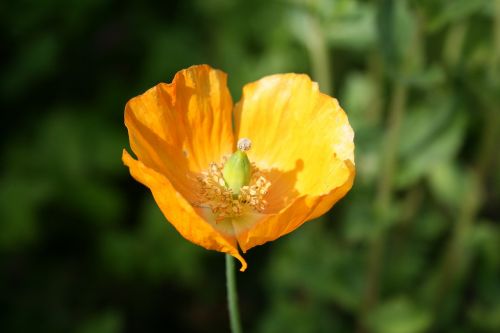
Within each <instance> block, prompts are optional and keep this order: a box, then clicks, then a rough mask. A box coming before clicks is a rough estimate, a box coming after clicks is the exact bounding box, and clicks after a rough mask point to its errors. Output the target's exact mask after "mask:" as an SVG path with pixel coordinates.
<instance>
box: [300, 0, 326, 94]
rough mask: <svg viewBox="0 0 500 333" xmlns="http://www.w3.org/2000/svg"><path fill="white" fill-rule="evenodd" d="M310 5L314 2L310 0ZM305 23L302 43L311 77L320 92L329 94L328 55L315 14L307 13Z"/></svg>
mask: <svg viewBox="0 0 500 333" xmlns="http://www.w3.org/2000/svg"><path fill="white" fill-rule="evenodd" d="M310 4H311V5H314V4H315V1H314V0H311V1H310ZM307 23H308V24H307V25H308V32H309V33H308V38H307V39H305V40H304V43H305V46H306V49H307V52H308V53H309V58H310V60H311V67H312V76H313V78H314V80H315V81H317V82H318V83H319V86H320V88H321V91H322V92H324V93H327V94H330V93H332V90H333V80H332V69H331V63H330V54H329V52H328V46H327V44H326V39H325V35H324V33H323V29H322V28H321V23H320V22H319V20H318V18H317V15H316V13H315V12H309V13H307Z"/></svg>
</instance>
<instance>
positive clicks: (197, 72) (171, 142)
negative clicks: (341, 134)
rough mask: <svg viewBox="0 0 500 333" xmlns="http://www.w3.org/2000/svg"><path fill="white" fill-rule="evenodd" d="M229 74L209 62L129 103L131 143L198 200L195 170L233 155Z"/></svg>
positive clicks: (143, 157) (139, 154) (141, 157)
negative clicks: (216, 68) (208, 64)
mask: <svg viewBox="0 0 500 333" xmlns="http://www.w3.org/2000/svg"><path fill="white" fill-rule="evenodd" d="M226 79H227V78H226V74H225V73H223V72H221V71H218V70H215V69H212V68H211V67H209V66H207V65H199V66H193V67H190V68H188V69H185V70H182V71H180V72H178V73H177V74H176V75H175V77H174V80H173V81H172V83H171V84H165V83H160V84H158V85H156V86H155V87H153V88H151V89H149V90H148V91H146V92H145V93H144V94H142V95H139V96H137V97H135V98H132V99H131V100H130V101H129V102H128V103H127V105H126V107H125V125H126V126H127V128H128V132H129V138H130V145H131V148H132V150H133V152H134V153H135V155H136V156H137V158H138V159H139V160H140V161H141V162H142V163H144V164H145V165H146V166H147V167H149V168H152V169H154V170H155V171H158V172H160V173H162V174H163V175H164V176H166V177H167V178H168V179H169V181H170V182H171V183H172V185H173V186H174V187H175V188H176V189H177V190H178V191H179V192H181V193H182V194H183V196H185V197H186V198H188V199H190V200H192V199H193V194H194V193H193V186H194V182H195V174H197V173H199V172H200V171H202V170H205V169H207V168H208V166H209V164H210V162H220V161H221V159H222V156H224V155H228V154H231V152H232V149H233V141H234V139H233V132H232V126H231V111H232V107H233V104H232V99H231V95H230V93H229V90H228V89H227V85H226Z"/></svg>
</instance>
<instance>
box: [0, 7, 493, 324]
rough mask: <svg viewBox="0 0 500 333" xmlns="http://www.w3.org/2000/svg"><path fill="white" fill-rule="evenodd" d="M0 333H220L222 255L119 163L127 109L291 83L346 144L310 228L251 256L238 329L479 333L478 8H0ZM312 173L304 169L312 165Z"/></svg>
mask: <svg viewBox="0 0 500 333" xmlns="http://www.w3.org/2000/svg"><path fill="white" fill-rule="evenodd" d="M0 27H1V29H0V42H1V45H2V47H1V49H2V51H1V55H2V61H1V76H0V98H1V119H0V120H1V121H0V137H1V139H2V140H1V150H0V152H1V154H0V160H1V168H0V172H1V173H0V331H1V332H6V333H7V332H77V333H91V332H95V333H117V332H228V331H229V324H228V316H227V311H226V300H225V297H226V295H225V278H224V256H223V255H222V254H220V253H217V252H211V251H206V250H204V249H202V248H200V247H197V246H195V245H193V244H191V243H189V242H187V241H185V240H184V239H182V237H180V236H179V235H178V234H177V233H176V232H175V230H174V229H173V228H172V227H171V226H170V225H169V224H168V223H167V222H166V221H165V219H164V218H163V216H162V214H161V213H160V211H159V209H158V207H156V205H155V204H154V201H153V198H152V196H151V194H150V193H149V191H148V190H147V189H146V188H145V187H143V186H142V185H140V184H139V183H137V182H135V181H134V180H133V179H132V178H131V177H130V176H129V175H128V170H127V169H126V168H125V167H124V166H123V165H122V162H121V152H122V148H123V147H128V139H127V134H126V129H125V127H124V125H123V109H124V105H125V103H126V102H127V100H128V99H129V98H131V97H133V96H135V95H138V94H140V93H142V92H143V91H145V90H146V89H148V88H149V87H151V86H153V85H155V84H157V83H158V82H160V81H163V82H170V80H171V79H172V77H173V75H174V74H175V72H176V71H178V70H180V69H182V68H186V67H188V66H190V65H192V64H199V63H208V64H211V65H212V66H214V67H216V68H220V69H222V70H224V71H225V72H227V73H228V75H229V85H230V88H231V91H232V94H233V98H234V100H235V101H237V100H238V99H239V97H240V95H241V88H242V86H243V85H244V84H245V83H248V82H251V81H254V80H257V79H259V78H260V77H262V76H265V75H269V74H274V73H279V72H305V73H309V74H310V75H311V76H312V77H313V78H314V79H315V80H316V81H318V82H319V83H320V88H321V90H322V91H324V92H326V93H330V94H332V95H334V96H336V97H337V98H338V99H339V100H340V103H341V105H342V106H343V107H344V109H345V110H346V112H347V114H348V116H349V119H350V121H351V124H352V126H353V128H354V129H355V132H356V138H355V141H356V164H357V178H356V181H355V185H354V188H353V189H352V191H351V192H350V193H349V194H348V195H347V196H346V198H344V200H342V201H341V202H340V203H339V204H338V205H336V206H335V207H334V208H333V209H332V210H331V211H330V212H329V213H328V214H327V215H325V216H324V217H322V218H320V219H318V220H316V221H314V222H310V223H307V224H305V225H304V226H303V227H301V228H300V229H298V230H297V231H295V232H293V233H292V234H290V235H288V236H285V237H282V238H281V239H279V240H277V241H275V242H272V243H268V244H266V245H263V246H260V247H257V248H255V249H252V250H251V251H250V252H249V253H248V254H247V255H246V258H247V260H248V263H249V269H248V270H247V272H245V273H243V274H238V284H239V291H240V307H241V312H242V321H243V326H244V328H245V331H246V332H262V333H266V332H338V333H341V332H359V333H362V332H366V333H419V332H492V333H493V332H500V224H499V222H500V208H499V206H500V172H499V167H500V164H499V155H500V154H499V147H500V144H499V143H500V138H499V117H500V1H498V0H475V1H470V0H443V1H438V0H435V1H433V0H422V1H410V0H378V1H368V0H366V1H362V0H330V1H328V0H317V1H301V0H253V1H236V0H212V1H206V0H192V1H182V0H177V1H128V0H123V1H116V0H114V1H113V0H108V1H97V0H64V1H63V0H39V1H29V0H19V1H13V0H11V1H2V3H1V4H0ZM318 163H321V161H318Z"/></svg>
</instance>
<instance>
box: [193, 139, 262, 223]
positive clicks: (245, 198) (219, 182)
mask: <svg viewBox="0 0 500 333" xmlns="http://www.w3.org/2000/svg"><path fill="white" fill-rule="evenodd" d="M251 145H252V142H251V141H250V140H249V139H246V138H243V139H240V140H239V141H238V145H237V146H238V150H237V151H236V152H234V153H233V154H232V155H231V156H230V157H229V158H225V159H224V161H223V162H222V163H220V164H217V163H215V162H212V163H210V166H209V168H208V170H207V171H204V172H202V173H201V175H200V176H198V177H197V179H198V182H199V184H200V193H199V197H200V201H199V206H208V207H210V208H211V210H212V212H213V213H214V215H215V217H216V220H217V221H221V220H224V219H225V218H230V217H238V216H241V215H243V214H247V213H251V212H262V211H263V210H264V209H265V207H266V206H267V201H266V200H265V199H264V197H265V195H266V194H267V192H268V190H269V187H270V186H271V182H270V181H268V180H267V179H266V178H265V177H264V176H263V175H262V173H261V171H260V170H259V169H258V168H257V166H256V165H255V164H253V163H250V161H249V160H248V157H247V156H246V153H245V152H246V151H248V150H249V149H250V148H251Z"/></svg>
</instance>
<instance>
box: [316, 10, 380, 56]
mask: <svg viewBox="0 0 500 333" xmlns="http://www.w3.org/2000/svg"><path fill="white" fill-rule="evenodd" d="M345 3H349V4H351V5H350V6H347V5H344V4H345ZM333 7H334V8H333V10H332V15H331V16H330V17H329V18H328V19H327V21H326V23H325V24H324V30H325V35H326V38H327V40H328V41H329V43H330V44H331V45H332V46H335V47H341V48H347V49H354V50H365V49H367V48H369V47H372V46H373V45H374V43H375V41H376V31H375V29H374V27H375V10H374V8H373V6H372V5H371V4H364V3H359V2H354V1H336V2H335V5H334V6H333Z"/></svg>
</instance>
